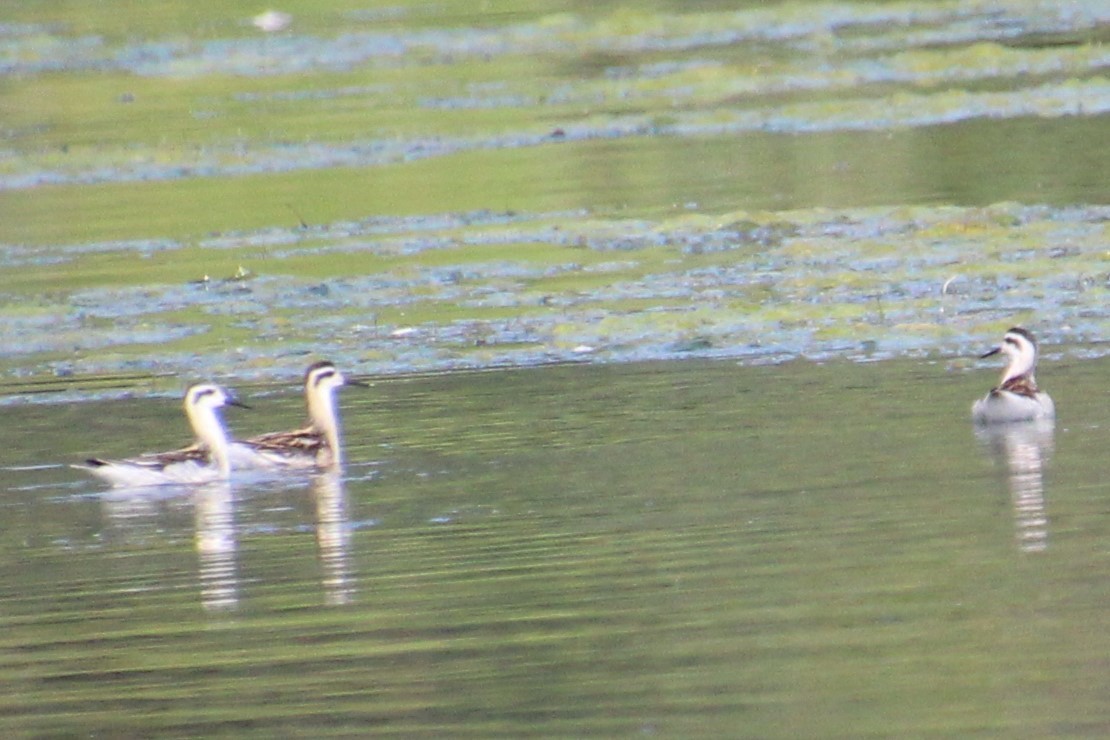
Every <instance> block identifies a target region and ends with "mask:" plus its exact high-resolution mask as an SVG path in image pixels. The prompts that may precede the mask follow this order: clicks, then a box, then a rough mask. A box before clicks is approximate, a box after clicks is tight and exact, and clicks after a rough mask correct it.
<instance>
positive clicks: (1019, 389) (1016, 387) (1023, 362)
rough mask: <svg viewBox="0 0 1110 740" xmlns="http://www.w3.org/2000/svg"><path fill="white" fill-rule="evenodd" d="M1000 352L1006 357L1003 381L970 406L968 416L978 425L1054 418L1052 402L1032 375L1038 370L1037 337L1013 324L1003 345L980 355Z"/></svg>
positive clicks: (1054, 407) (987, 355) (1003, 340)
mask: <svg viewBox="0 0 1110 740" xmlns="http://www.w3.org/2000/svg"><path fill="white" fill-rule="evenodd" d="M1000 352H1001V353H1002V354H1004V355H1006V356H1007V357H1008V358H1009V363H1008V364H1007V365H1006V369H1005V371H1003V373H1002V382H1001V383H999V384H998V386H997V387H995V388H992V389H991V391H990V393H988V394H987V395H986V396H984V397H983V398H981V399H979V400H978V401H976V402H975V403H974V404H973V405H972V407H971V418H972V419H974V420H975V422H976V423H978V424H997V423H1003V422H1010V421H1032V420H1034V419H1052V418H1055V416H1056V406H1055V404H1053V403H1052V399H1051V398H1049V397H1048V394H1047V393H1045V392H1044V391H1042V390H1040V389H1039V388H1037V381H1036V378H1034V377H1033V373H1034V372H1035V371H1036V369H1037V340H1036V339H1034V338H1033V335H1032V334H1031V333H1030V332H1028V331H1027V330H1025V329H1022V328H1021V327H1018V326H1015V327H1014V328H1013V329H1010V330H1009V331H1008V332H1006V336H1005V337H1003V339H1002V344H1000V345H998V346H997V347H995V348H994V349H992V350H990V351H989V352H987V353H985V354H983V355H982V357H990V356H992V355H996V354H998V353H1000Z"/></svg>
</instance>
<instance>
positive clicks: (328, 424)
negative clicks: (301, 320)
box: [231, 360, 366, 468]
mask: <svg viewBox="0 0 1110 740" xmlns="http://www.w3.org/2000/svg"><path fill="white" fill-rule="evenodd" d="M343 385H358V386H365V385H366V384H365V383H363V382H361V381H358V380H354V379H351V378H346V377H344V375H343V373H341V372H339V370H338V369H336V367H335V365H333V364H332V363H330V362H328V361H326V360H325V361H323V362H317V363H314V364H312V365H309V367H308V370H306V371H305V374H304V395H305V402H306V403H307V404H308V425H307V426H305V427H302V428H301V429H293V430H291V431H288V432H270V433H268V434H262V435H259V436H257V437H251V438H250V439H244V440H240V441H238V442H235V443H234V444H233V445H232V446H231V460H232V465H233V466H234V467H236V468H338V467H339V466H340V465H341V464H342V462H343V448H342V443H341V441H340V432H339V415H338V414H337V413H336V409H335V389H336V388H339V387H340V386H343Z"/></svg>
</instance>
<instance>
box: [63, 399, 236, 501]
mask: <svg viewBox="0 0 1110 740" xmlns="http://www.w3.org/2000/svg"><path fill="white" fill-rule="evenodd" d="M222 406H243V407H244V408H247V407H246V406H244V405H243V404H241V403H239V401H238V400H236V399H235V398H234V397H233V396H232V395H231V394H230V393H228V392H227V391H225V390H224V389H223V388H221V387H220V386H218V385H213V384H211V383H202V384H200V385H194V386H193V387H191V388H189V390H188V391H186V393H185V415H186V416H187V417H188V418H189V423H190V424H191V425H192V427H193V432H194V433H195V434H196V436H197V441H196V442H194V443H193V444H192V445H190V446H188V447H185V448H183V449H180V450H173V451H171V452H155V453H150V454H146V455H140V456H139V457H130V458H126V459H123V460H101V459H99V458H89V459H88V460H86V461H85V462H84V464H82V465H74V466H73V467H75V468H79V469H81V470H85V471H88V472H89V473H92V474H93V475H95V476H96V477H98V478H101V479H103V480H106V481H108V482H109V483H111V484H112V485H114V486H158V485H167V484H175V483H177V484H182V483H207V482H209V481H214V480H227V478H228V476H229V474H230V472H231V462H230V457H229V456H228V438H227V431H225V430H224V426H223V423H222V422H221V421H220V417H219V415H218V414H217V413H216V409H218V408H220V407H222Z"/></svg>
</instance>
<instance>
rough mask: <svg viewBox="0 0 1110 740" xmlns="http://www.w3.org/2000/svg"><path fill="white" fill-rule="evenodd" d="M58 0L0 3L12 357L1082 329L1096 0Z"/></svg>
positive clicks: (154, 359) (1101, 290)
mask: <svg viewBox="0 0 1110 740" xmlns="http://www.w3.org/2000/svg"><path fill="white" fill-rule="evenodd" d="M71 5H72V7H70V8H69V11H68V17H67V18H66V19H65V20H62V19H59V18H58V17H56V15H55V11H54V10H51V9H50V8H48V7H46V6H42V5H40V4H29V5H27V6H25V7H21V8H20V9H19V12H18V13H16V14H15V15H13V16H12V19H11V22H12V23H13V24H17V25H13V26H10V27H5V29H3V30H0V37H3V38H4V39H5V40H6V42H7V43H8V44H9V45H8V47H6V48H8V49H9V51H10V56H9V57H8V58H7V62H6V63H8V64H10V65H11V67H10V68H11V69H12V70H13V71H14V72H15V73H14V74H11V75H9V76H7V77H6V78H5V80H4V83H3V86H2V87H0V111H2V112H3V113H4V120H5V123H4V127H3V134H4V137H3V150H2V151H0V178H2V182H3V187H4V188H5V189H4V190H2V191H0V209H2V211H3V216H4V219H3V231H2V232H0V263H2V265H3V268H4V269H3V270H2V271H0V337H2V338H3V344H4V347H5V349H4V352H3V356H2V357H0V367H2V368H3V370H4V371H5V372H9V373H15V374H20V375H25V374H32V375H43V374H49V373H60V374H65V375H67V376H72V375H82V374H85V373H90V374H97V373H111V372H118V371H124V370H127V369H128V368H133V367H155V368H159V371H161V370H162V369H169V370H171V371H174V370H183V369H185V368H186V367H192V366H197V365H199V366H200V367H204V366H205V364H206V363H210V364H211V367H212V368H213V369H218V370H219V371H221V372H223V371H232V370H233V368H234V367H235V366H236V364H239V365H240V366H243V367H248V368H252V369H256V368H270V369H272V370H273V371H274V372H277V371H278V368H279V367H280V366H281V365H282V363H283V362H284V360H283V359H282V358H283V357H285V356H289V355H290V354H291V353H292V354H304V353H322V354H333V353H339V355H340V356H341V357H344V358H347V359H348V360H349V361H350V362H351V363H354V364H357V365H359V366H360V367H362V368H363V369H365V370H368V371H373V372H389V371H390V368H392V369H394V370H397V371H401V370H413V369H421V368H423V369H436V368H440V369H442V368H447V367H453V366H455V364H454V363H456V362H462V365H463V366H470V365H468V364H467V363H472V362H476V363H478V364H482V363H485V362H488V363H491V364H512V363H515V362H519V363H524V364H528V363H532V362H542V361H550V360H565V359H581V358H582V357H596V358H600V359H606V360H611V359H635V358H639V357H644V356H646V357H668V356H673V355H675V354H676V353H689V352H694V353H705V354H707V355H710V356H715V355H717V354H724V355H729V356H741V357H748V356H749V355H750V356H752V357H754V358H756V359H758V358H759V357H762V356H763V355H762V354H760V353H762V352H766V353H767V354H768V355H773V356H796V355H797V354H812V355H824V354H825V353H830V352H831V353H838V352H840V353H843V352H848V353H853V352H856V351H859V350H860V348H870V349H869V350H868V351H869V352H871V350H874V349H875V348H877V350H878V353H879V355H881V356H892V355H898V354H901V353H905V352H909V351H922V350H927V349H932V350H934V351H937V350H939V351H961V350H962V348H963V347H964V346H965V345H967V344H969V343H971V342H972V341H973V340H974V341H975V342H978V341H980V335H981V334H983V333H995V332H996V331H997V328H998V327H999V326H1000V325H1004V324H1005V323H1006V322H1008V321H1016V320H1019V319H1020V320H1022V321H1029V322H1031V323H1033V324H1035V325H1036V326H1037V328H1038V330H1039V333H1042V334H1044V333H1045V332H1047V337H1048V339H1049V340H1050V341H1055V342H1069V343H1070V342H1077V343H1083V342H1086V341H1092V340H1097V339H1098V338H1099V337H1100V336H1101V335H1102V333H1103V332H1104V330H1105V322H1106V314H1105V309H1104V307H1103V306H1104V305H1105V301H1104V297H1105V290H1106V269H1105V247H1104V246H1103V245H1104V244H1105V237H1106V229H1105V225H1104V224H1105V213H1104V210H1105V209H1104V207H1103V205H1104V204H1105V203H1106V202H1107V193H1106V190H1105V183H1104V177H1103V173H1104V172H1105V171H1106V168H1107V166H1110V165H1107V162H1106V156H1107V155H1106V152H1107V151H1110V146H1106V145H1104V144H1105V137H1106V129H1105V126H1104V125H1103V124H1102V120H1101V112H1102V111H1103V110H1104V109H1105V107H1106V104H1107V101H1108V100H1110V95H1108V94H1107V89H1108V88H1107V85H1106V80H1105V76H1104V74H1103V71H1104V70H1105V67H1106V64H1107V59H1106V55H1105V52H1104V51H1103V49H1102V45H1101V44H1100V43H1099V39H1100V38H1101V36H1100V34H1101V33H1102V31H1101V30H1100V29H1101V25H1100V23H1101V21H1100V18H1101V17H1102V16H1101V15H1100V13H1099V12H1098V10H1097V9H1094V8H1092V7H1090V6H1089V5H1087V4H1079V5H1078V6H1077V7H1075V8H1073V9H1072V11H1071V12H1070V13H1069V14H1059V13H1056V12H1053V11H1051V9H1050V8H1046V7H1045V6H1044V4H1042V3H1037V2H1027V3H1015V4H1010V5H1009V6H1007V7H1006V8H1004V9H998V10H997V11H996V12H995V11H992V12H985V11H982V10H977V9H968V8H964V7H962V6H961V5H960V4H958V3H940V4H936V3H930V4H922V3H914V2H907V3H890V4H883V5H881V6H875V5H872V4H851V3H842V4H816V5H814V4H802V5H798V6H794V5H789V4H788V5H784V6H774V7H755V6H753V7H745V8H740V9H733V10H714V9H691V8H685V7H684V8H681V9H668V8H666V7H662V6H661V7H653V8H650V9H646V8H640V9H631V8H614V7H609V6H598V7H597V8H594V9H591V10H590V11H582V12H579V13H567V12H565V9H564V8H561V7H558V8H557V7H555V6H553V5H550V4H544V3H540V4H531V5H528V6H526V7H525V6H521V7H517V6H516V5H512V6H506V7H503V8H501V9H500V12H498V13H494V14H492V15H485V16H471V15H470V11H469V10H468V11H466V12H463V11H462V7H461V6H459V7H457V8H456V11H458V13H459V14H458V15H452V12H453V11H450V10H449V9H448V7H447V6H443V7H442V8H440V9H437V10H431V9H428V8H426V7H423V6H420V7H416V6H412V7H407V6H405V7H399V8H397V9H396V12H390V13H387V14H385V16H384V17H383V16H381V15H380V14H376V13H371V14H370V15H365V14H364V12H363V11H364V9H362V8H358V7H355V6H353V5H350V4H345V5H344V4H341V5H337V6H334V7H332V8H329V9H328V10H327V12H323V13H317V14H314V13H310V12H301V11H298V9H297V8H290V12H292V13H293V15H294V24H293V26H292V28H291V30H290V31H288V32H285V33H283V34H278V35H274V36H270V37H263V36H261V35H260V34H259V32H257V31H256V30H255V29H254V28H253V27H251V26H250V25H249V18H248V17H246V16H244V17H233V16H234V15H235V14H236V13H237V11H236V10H234V9H228V8H225V7H223V6H220V7H219V8H216V7H214V6H212V7H209V5H210V4H207V3H202V4H201V5H199V6H196V7H194V8H192V9H191V10H190V11H189V12H188V13H177V12H175V10H174V9H172V8H167V9H165V14H164V18H165V21H166V24H167V25H166V26H162V25H160V24H159V20H160V15H159V13H155V12H151V11H149V10H147V9H145V8H140V7H138V6H131V5H127V6H124V7H122V8H120V10H119V13H120V14H121V15H122V16H130V15H134V16H135V17H134V19H133V20H134V21H135V22H134V24H132V25H130V26H129V28H131V29H132V30H131V31H130V32H129V34H127V35H121V34H119V33H118V32H117V30H116V26H115V25H114V24H112V23H109V20H113V21H114V20H115V18H114V17H113V18H112V19H109V18H108V17H107V16H106V15H105V14H104V11H103V8H101V7H99V6H98V5H96V4H88V3H76V4H71ZM178 10H180V9H178ZM466 19H471V21H467V20H466ZM478 21H480V22H478ZM21 23H23V24H27V25H25V26H20V25H18V24H21ZM163 28H173V29H174V30H173V31H164V30H162V29H163ZM1019 28H1026V29H1030V30H1029V34H1031V35H1029V36H1023V35H1020V34H1019V35H1017V36H1015V35H1014V34H1015V33H1017V32H1016V31H1015V30H1014V29H1019ZM190 29H191V30H190ZM59 39H63V40H64V39H68V40H70V41H74V43H73V44H72V48H70V49H69V50H68V51H66V52H65V53H62V52H61V51H59V49H60V48H61V47H60V46H58V45H57V44H53V41H55V40H59ZM1053 40H1056V41H1058V42H1059V43H1051V42H1052V41H1053ZM51 50H53V51H51ZM51 59H54V60H55V61H56V62H57V64H54V65H51V64H49V62H50V61H51ZM252 64H253V65H254V67H252V66H251V65H252ZM47 327H49V328H51V329H52V331H50V332H47V331H46V328H47ZM575 350H581V352H576V351H575ZM753 353H754V354H753ZM884 353H885V354H884ZM871 354H872V355H873V354H874V352H871ZM460 356H466V357H467V358H468V359H465V360H462V361H460V360H459V357H460Z"/></svg>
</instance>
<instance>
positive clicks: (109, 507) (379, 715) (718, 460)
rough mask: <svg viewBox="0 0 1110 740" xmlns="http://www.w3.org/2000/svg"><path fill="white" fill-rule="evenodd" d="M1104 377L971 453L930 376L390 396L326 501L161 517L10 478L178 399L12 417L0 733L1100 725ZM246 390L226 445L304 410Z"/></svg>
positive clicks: (368, 421)
mask: <svg viewBox="0 0 1110 740" xmlns="http://www.w3.org/2000/svg"><path fill="white" fill-rule="evenodd" d="M1106 370H1107V366H1106V362H1105V360H1101V361H1090V362H1082V363H1059V364H1056V365H1054V366H1053V367H1052V369H1051V371H1050V372H1048V371H1046V372H1045V373H1044V381H1045V383H1046V384H1049V383H1050V384H1051V385H1050V386H1049V387H1050V388H1051V390H1052V391H1053V392H1054V394H1055V395H1056V398H1057V403H1058V405H1059V406H1060V408H1061V410H1062V416H1061V419H1060V423H1059V425H1058V426H1057V429H1056V431H1055V434H1054V435H1053V434H1051V433H1049V434H1047V435H1042V436H1040V437H1037V436H1035V435H1034V436H1033V437H1032V438H1023V437H1021V436H1020V434H1019V435H1018V436H1017V437H1014V438H1009V439H1007V438H1000V439H995V440H978V439H977V438H976V437H975V435H974V434H973V432H972V428H971V425H970V423H969V422H968V419H967V410H968V409H967V406H968V403H969V401H970V400H971V399H972V398H973V397H974V396H976V395H977V394H978V393H979V392H980V391H981V390H982V388H983V387H984V385H985V384H989V383H990V382H991V378H993V372H986V371H984V372H981V373H975V374H974V375H973V376H971V375H967V374H962V373H952V372H950V368H949V367H947V366H946V364H945V363H943V362H904V361H894V362H887V363H875V364H862V365H861V364H851V363H846V362H836V363H832V364H830V365H816V364H811V363H806V362H795V363H788V364H785V365H779V366H774V367H757V368H750V367H741V366H738V365H737V364H736V363H734V362H712V363H705V362H670V363H649V364H628V365H614V366H583V367H554V368H543V369H533V370H517V371H499V372H493V373H479V374H457V375H449V376H435V377H421V378H395V379H383V380H380V381H378V382H376V383H375V385H374V387H373V388H371V389H369V390H366V391H360V390H357V389H348V390H347V391H345V394H344V398H343V406H344V412H345V421H346V427H347V431H348V440H349V442H348V448H349V457H350V460H351V462H350V465H349V467H348V470H347V476H346V478H345V479H342V480H334V479H332V480H329V479H311V478H304V479H288V480H283V481H279V482H269V483H264V482H254V483H251V482H249V481H247V482H237V483H233V484H231V485H230V486H225V487H210V488H200V489H197V490H193V491H172V490H168V491H165V492H163V493H161V494H158V495H151V494H149V493H147V494H145V495H139V494H134V493H132V494H128V493H116V492H105V491H104V490H103V487H102V486H100V485H99V484H97V483H94V482H91V481H88V480H85V479H84V478H83V477H82V475H81V474H80V473H79V472H77V471H71V470H68V469H61V468H47V469H33V470H18V469H13V468H12V467H10V466H11V465H14V466H18V465H21V464H33V463H43V462H44V461H49V462H63V461H66V460H72V459H78V458H79V457H80V456H81V455H82V454H83V453H84V452H86V451H87V450H88V449H89V446H90V445H95V447H96V449H97V450H98V451H99V450H103V451H106V452H117V451H124V450H126V449H128V448H129V447H130V446H131V445H133V443H134V439H133V438H134V437H136V436H141V437H143V438H145V439H147V440H149V443H150V444H151V445H153V446H160V445H162V444H173V443H174V442H176V441H179V440H180V437H181V432H182V430H181V426H182V424H181V421H180V418H179V417H180V411H179V410H178V408H177V404H176V403H170V402H163V403H159V402H151V401H134V402H117V403H112V404H105V403H82V404H71V405H49V406H23V407H16V408H11V409H8V410H7V413H8V414H9V415H8V417H7V423H6V427H7V429H8V430H9V431H8V433H6V434H5V437H4V447H5V454H4V459H5V461H6V462H7V463H8V464H9V467H7V468H6V469H5V470H4V471H3V476H4V481H5V486H4V489H5V490H4V494H3V505H2V511H3V516H2V518H0V520H2V522H3V523H2V525H0V547H2V553H0V575H2V579H3V580H2V583H3V599H2V602H0V603H2V605H3V606H2V609H3V611H2V620H3V631H2V638H0V644H2V650H0V685H2V687H3V691H2V692H0V695H2V696H3V698H2V699H0V702H2V709H3V711H0V717H2V719H0V729H2V730H3V734H5V736H9V737H11V736H16V735H36V736H58V735H70V734H74V733H79V734H97V735H109V736H118V735H130V734H138V735H148V736H149V735H204V736H213V735H215V736H222V735H243V734H246V735H252V736H260V737H262V736H273V735H275V734H278V735H296V736H318V735H331V734H360V735H365V734H372V735H375V736H377V735H392V736H400V737H411V736H414V735H425V736H439V737H443V736H451V737H457V736H489V735H502V736H513V737H518V736H526V735H547V736H552V735H555V736H573V737H583V736H597V735H610V736H612V735H617V736H627V735H638V734H649V735H656V734H657V735H662V736H665V737H688V736H691V735H699V736H719V737H726V736H727V737H736V736H745V737H814V736H824V737H828V736H843V737H859V736H902V737H904V736H920V735H934V734H938V735H948V736H965V735H968V734H976V733H986V734H990V735H1000V736H1019V737H1045V736H1049V735H1081V736H1096V735H1101V734H1103V733H1104V732H1105V731H1106V730H1107V728H1108V727H1110V711H1108V707H1107V704H1106V696H1107V692H1108V691H1110V683H1108V674H1107V672H1106V670H1105V655H1106V654H1107V651H1108V650H1110V644H1108V640H1110V638H1108V637H1107V635H1110V631H1108V630H1107V629H1106V627H1107V620H1106V609H1105V605H1106V603H1107V598H1108V597H1110V593H1108V590H1107V589H1108V587H1107V584H1108V583H1110V579H1108V578H1107V568H1108V565H1110V560H1108V550H1107V547H1106V542H1107V537H1108V535H1110V531H1108V529H1110V520H1108V519H1107V516H1106V506H1105V501H1106V500H1107V496H1108V495H1110V484H1108V482H1107V478H1106V475H1105V464H1104V462H1103V461H1104V454H1103V451H1104V450H1105V449H1106V447H1107V444H1108V443H1110V438H1108V436H1107V429H1108V425H1107V417H1106V413H1105V405H1101V404H1099V405H1096V404H1090V403H1084V400H1083V399H1084V398H1085V397H1089V395H1090V394H1094V393H1098V392H1099V389H1100V388H1102V387H1103V386H1104V379H1105V377H1106ZM269 390H270V389H267V388H255V389H253V391H252V396H251V398H250V400H251V401H252V402H253V404H254V406H255V409H254V410H253V411H243V412H241V413H240V412H237V413H236V415H235V416H234V417H233V418H232V419H231V422H232V426H233V427H234V428H235V429H236V430H238V431H241V432H242V433H250V432H254V431H257V430H259V429H263V428H271V427H280V426H281V425H282V424H283V423H286V422H287V421H288V419H290V418H291V417H292V418H296V417H297V416H298V415H299V414H300V403H301V402H300V399H299V398H298V394H297V393H296V392H295V390H294V389H289V392H288V393H282V394H278V395H272V394H269V392H268V391H269ZM120 414H122V416H123V418H126V419H127V420H128V423H129V424H131V425H134V427H124V428H122V429H121V428H120V427H119V421H120V419H119V417H118V415H120ZM12 426H16V427H18V428H19V429H20V430H21V433H20V434H12V433H11V432H10V429H11V428H12ZM59 430H64V431H59Z"/></svg>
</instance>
